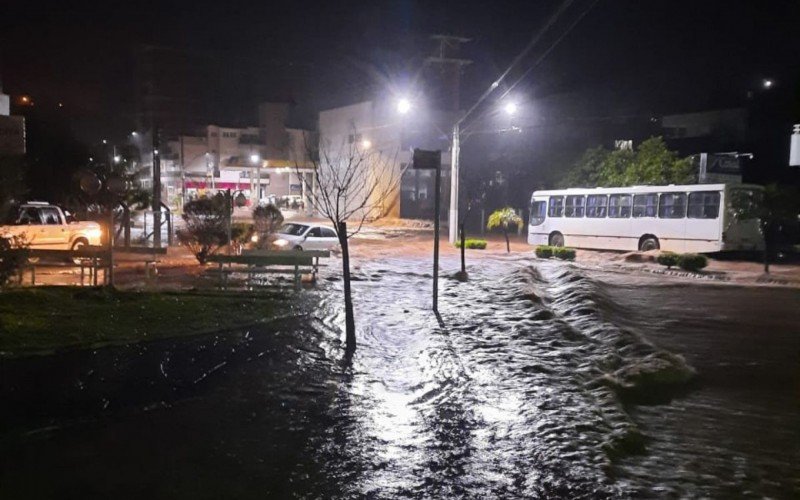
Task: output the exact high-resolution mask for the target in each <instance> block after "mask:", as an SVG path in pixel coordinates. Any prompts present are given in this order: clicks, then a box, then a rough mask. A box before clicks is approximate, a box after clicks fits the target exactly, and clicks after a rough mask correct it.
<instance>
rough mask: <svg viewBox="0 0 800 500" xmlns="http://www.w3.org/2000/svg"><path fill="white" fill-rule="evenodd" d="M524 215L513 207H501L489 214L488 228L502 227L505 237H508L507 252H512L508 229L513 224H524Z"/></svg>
mask: <svg viewBox="0 0 800 500" xmlns="http://www.w3.org/2000/svg"><path fill="white" fill-rule="evenodd" d="M522 224H523V222H522V217H520V216H519V215H517V213H516V212H514V209H513V208H511V207H505V208H500V209H498V210H495V211H494V212H492V214H491V215H490V216H489V221H488V222H487V223H486V229H488V230H490V231H491V230H492V229H496V228H500V229H502V230H503V237H504V238H505V239H506V252H507V253H511V243H509V241H508V231H509V229H510V227H511V226H513V227H514V228H518V227H520V226H522Z"/></svg>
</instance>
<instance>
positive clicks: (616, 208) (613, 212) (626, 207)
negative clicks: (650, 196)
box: [608, 194, 631, 219]
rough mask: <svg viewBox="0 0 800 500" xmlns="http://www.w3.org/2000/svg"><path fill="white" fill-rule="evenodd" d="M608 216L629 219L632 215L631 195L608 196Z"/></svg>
mask: <svg viewBox="0 0 800 500" xmlns="http://www.w3.org/2000/svg"><path fill="white" fill-rule="evenodd" d="M608 216H609V217H613V218H615V219H627V218H628V217H630V216H631V195H629V194H612V195H611V196H609V197H608Z"/></svg>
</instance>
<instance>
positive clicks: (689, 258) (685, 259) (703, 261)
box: [678, 253, 708, 271]
mask: <svg viewBox="0 0 800 500" xmlns="http://www.w3.org/2000/svg"><path fill="white" fill-rule="evenodd" d="M678 265H679V266H680V268H681V269H684V270H686V271H699V270H701V269H703V268H704V267H706V266H707V265H708V258H707V257H706V256H705V255H700V254H696V253H685V254H682V255H680V256H679V257H678Z"/></svg>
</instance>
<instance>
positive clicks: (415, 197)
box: [318, 99, 451, 218]
mask: <svg viewBox="0 0 800 500" xmlns="http://www.w3.org/2000/svg"><path fill="white" fill-rule="evenodd" d="M450 120H451V118H450V117H449V116H448V115H447V114H444V113H438V112H434V113H423V112H422V111H421V110H415V109H412V110H411V112H410V113H407V114H400V113H398V111H397V109H396V102H393V101H392V100H390V99H385V100H378V99H376V100H373V101H364V102H359V103H355V104H351V105H347V106H342V107H339V108H334V109H329V110H325V111H322V112H320V114H319V129H318V130H319V141H320V154H321V155H322V154H323V152H324V151H325V150H328V153H329V156H332V157H336V156H337V153H339V152H340V151H342V150H346V148H349V147H353V146H354V145H355V146H356V147H359V148H363V149H369V150H371V151H372V152H374V153H376V154H379V155H380V156H381V158H382V160H386V161H390V162H391V163H392V170H393V175H392V176H391V177H392V178H394V179H399V180H400V186H399V189H396V190H395V191H394V194H395V196H394V198H393V199H390V200H385V201H384V203H383V209H384V212H385V213H384V215H387V216H391V217H411V218H431V217H432V216H433V185H434V180H435V179H434V173H433V172H432V171H428V170H413V169H411V168H409V167H410V163H411V157H412V151H413V149H414V148H420V149H428V150H441V151H442V177H443V181H445V180H446V179H447V178H448V177H449V162H450V155H449V153H448V151H449V140H448V139H449V138H448V137H447V134H446V132H445V133H443V131H444V130H449V122H450ZM448 186H449V183H447V182H443V183H442V206H443V207H445V206H447V205H446V203H447V200H448V197H447V195H448V194H449V187H448Z"/></svg>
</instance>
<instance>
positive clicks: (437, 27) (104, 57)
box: [0, 0, 800, 141]
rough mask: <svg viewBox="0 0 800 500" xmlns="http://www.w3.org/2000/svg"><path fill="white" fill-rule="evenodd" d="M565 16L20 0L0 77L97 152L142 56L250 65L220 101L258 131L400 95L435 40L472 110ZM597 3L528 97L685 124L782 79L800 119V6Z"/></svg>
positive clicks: (499, 9)
mask: <svg viewBox="0 0 800 500" xmlns="http://www.w3.org/2000/svg"><path fill="white" fill-rule="evenodd" d="M560 3H561V2H553V1H544V0H541V1H537V2H531V1H509V0H505V1H504V0H499V1H491V2H488V1H484V2H479V1H472V0H462V1H453V2H423V1H416V2H415V1H396V2H381V1H378V2H302V1H296V2H263V1H262V2H218V1H215V2H204V1H201V0H197V1H194V2H108V1H102V2H100V1H88V2H37V1H30V0H29V1H25V2H22V1H18V2H14V3H12V4H10V5H4V6H3V7H2V19H3V21H2V29H0V57H2V59H0V72H1V73H2V79H3V85H4V89H5V92H6V93H10V94H12V95H19V94H23V93H24V94H30V95H31V96H33V98H34V100H35V102H36V103H37V106H44V107H51V106H52V107H55V106H57V103H59V102H61V103H63V105H64V107H63V108H62V110H61V111H60V112H61V113H64V114H67V115H68V117H69V120H70V122H71V123H72V125H73V128H74V130H75V132H76V133H77V134H78V136H79V137H80V138H81V139H83V140H86V141H93V140H97V139H98V138H99V137H100V136H101V135H103V136H105V135H111V136H114V135H117V136H122V135H124V134H125V133H127V132H128V131H129V130H130V129H131V127H132V126H133V123H134V121H133V111H134V97H133V88H134V75H133V74H132V66H133V63H132V59H133V52H134V49H135V48H136V47H137V46H139V45H140V44H155V45H160V46H168V47H175V48H180V49H188V50H192V51H197V52H207V53H213V54H215V55H216V56H217V57H219V58H220V59H221V60H223V61H226V63H225V64H230V65H231V66H232V67H233V66H235V67H236V70H235V71H232V72H231V75H237V76H236V77H235V78H238V79H241V80H243V81H242V82H240V84H239V87H237V88H242V89H244V90H243V91H241V92H238V91H237V92H229V93H222V94H219V95H220V97H219V99H220V100H221V102H220V103H218V104H220V105H221V107H222V108H230V109H236V110H245V111H243V113H244V115H243V114H242V113H241V112H240V113H239V114H237V115H235V116H234V117H233V118H231V116H220V117H219V119H218V121H219V122H220V123H223V124H224V122H226V121H229V122H230V121H235V120H238V121H245V122H246V121H250V122H251V123H255V104H256V103H257V102H258V101H260V100H266V99H276V100H286V99H293V100H294V101H296V102H298V103H300V104H301V105H302V106H304V107H305V109H306V110H316V109H317V108H324V107H330V106H334V105H337V104H343V103H347V102H352V101H354V100H357V99H359V98H361V97H362V96H363V94H365V93H368V92H369V90H370V89H373V88H375V87H376V86H379V85H385V84H386V83H387V82H391V84H393V85H406V84H407V83H408V82H413V81H414V79H415V75H417V74H418V73H419V71H420V67H421V65H422V60H423V58H424V57H425V56H426V55H428V53H429V51H430V50H431V45H430V42H429V41H428V38H427V37H428V35H430V34H433V33H449V34H458V35H462V36H466V37H470V38H472V39H473V41H472V42H471V43H469V44H467V45H465V50H464V53H463V56H464V57H468V58H470V59H472V60H473V61H474V64H472V65H471V66H469V67H468V68H467V70H466V71H465V73H464V79H463V91H462V107H467V106H469V105H470V104H471V102H473V101H474V99H475V98H476V96H477V95H478V94H480V93H481V92H482V91H483V90H484V89H485V87H486V85H487V84H488V83H489V82H491V81H492V79H493V78H495V77H496V75H497V74H498V73H499V72H500V71H502V70H503V69H504V68H505V67H506V65H507V64H508V63H509V61H510V60H511V59H512V58H513V57H514V56H515V55H516V54H517V53H518V52H519V51H520V50H521V48H522V47H523V46H524V45H525V44H526V43H527V41H528V40H529V39H530V38H531V36H532V34H533V33H535V32H536V31H537V30H538V29H539V28H540V26H542V24H543V23H544V22H545V19H546V18H547V16H549V15H550V13H552V12H553V11H554V10H555V8H556V7H557V6H558V5H559V4H560ZM593 4H594V2H593V1H590V0H575V1H574V2H573V3H572V4H571V6H570V8H569V10H568V11H567V12H566V14H565V16H564V19H563V20H562V21H563V22H561V23H559V24H558V25H556V26H555V27H554V29H553V32H552V33H553V36H551V37H549V38H545V39H544V40H543V41H542V43H541V46H540V47H539V48H537V49H535V50H534V51H533V52H532V53H531V55H530V56H529V57H528V58H526V60H524V61H523V62H522V64H521V68H522V69H523V70H524V69H527V68H528V66H530V64H531V63H532V61H534V60H535V59H536V58H537V56H538V55H540V54H541V52H542V51H543V50H544V49H545V48H546V47H547V46H548V45H549V44H550V43H551V42H552V41H553V39H554V38H555V37H556V36H557V35H559V34H560V33H562V32H563V31H565V30H566V29H567V27H568V26H569V24H570V23H571V22H572V21H573V20H574V19H576V18H577V17H578V16H579V15H581V14H582V13H583V12H584V11H585V10H586V9H587V8H589V7H590V6H591V7H592V8H591V10H589V12H588V13H587V14H586V15H585V17H584V18H583V19H582V20H581V21H580V23H578V24H577V25H576V26H575V28H574V29H573V30H572V31H571V32H570V33H569V34H568V35H567V36H566V37H565V38H564V39H563V40H562V41H561V42H560V43H559V44H558V45H557V47H556V48H555V49H554V50H553V52H552V53H551V54H550V55H549V56H548V57H547V58H546V59H545V60H544V61H543V62H542V64H540V65H538V66H536V67H535V68H534V69H533V70H531V71H530V72H529V73H528V75H527V77H526V78H525V79H524V80H523V81H522V82H521V83H520V85H519V87H517V88H516V89H515V93H517V94H518V95H524V96H525V98H526V99H532V100H534V101H535V99H536V98H537V97H542V96H547V95H552V94H558V93H564V92H589V93H591V92H594V91H596V90H607V89H615V90H616V92H615V93H614V95H616V96H617V97H616V98H615V100H618V102H614V103H613V106H615V107H618V108H619V109H620V110H621V112H622V110H631V109H633V110H648V111H652V112H658V113H670V112H682V111H692V110H700V109H710V108H719V107H725V106H731V105H737V104H739V102H740V101H741V100H742V99H743V98H744V96H745V95H746V93H747V91H748V90H749V89H752V88H757V87H758V86H759V84H760V82H761V81H762V79H764V78H771V79H774V80H775V81H776V83H777V85H776V92H783V94H782V95H784V96H786V100H785V103H786V107H787V108H792V107H794V106H796V104H795V101H793V100H792V99H793V97H792V96H793V95H794V94H796V88H797V82H798V69H799V68H800V66H799V65H798V62H800V42H799V41H798V40H799V39H800V34H798V26H800V2H796V1H792V0H771V1H763V2H745V1H741V2H740V1H725V2H723V1H674V0H672V1H641V0H638V1H637V0H600V1H599V2H597V3H596V4H594V5H593ZM592 5H593V6H592ZM537 47H538V46H537ZM223 66H224V65H223ZM430 93H431V95H432V96H434V99H433V100H434V101H435V99H436V95H437V94H436V92H435V90H432V89H431V90H430ZM247 110H252V113H253V114H252V116H248V115H247V113H249V112H250V111H247ZM795 112H796V110H795Z"/></svg>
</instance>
